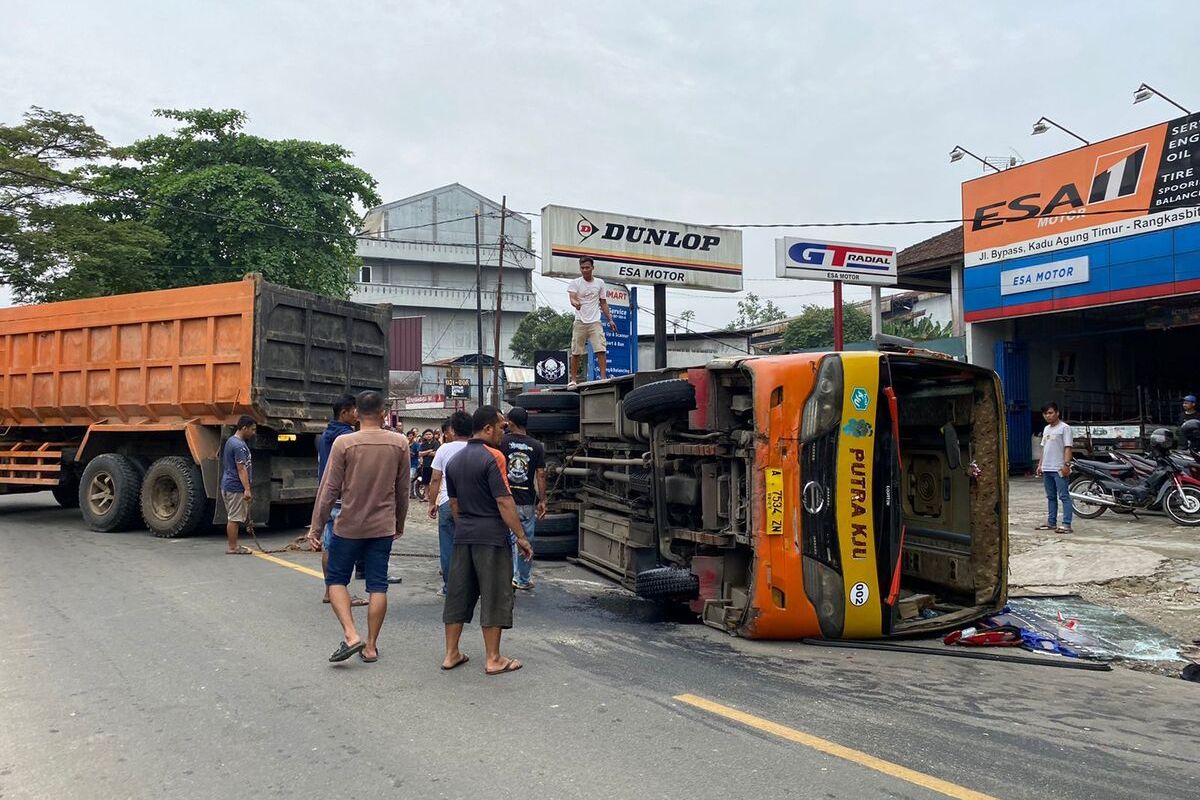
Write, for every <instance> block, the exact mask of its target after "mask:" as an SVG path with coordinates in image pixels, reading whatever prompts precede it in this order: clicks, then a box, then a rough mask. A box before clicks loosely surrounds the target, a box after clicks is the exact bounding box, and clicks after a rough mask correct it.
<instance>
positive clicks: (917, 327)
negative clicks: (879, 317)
mask: <svg viewBox="0 0 1200 800" xmlns="http://www.w3.org/2000/svg"><path fill="white" fill-rule="evenodd" d="M953 330H954V327H953V326H952V325H951V324H950V323H949V322H945V323H941V324H939V323H937V322H934V321H933V320H931V319H929V317H918V318H917V319H902V320H891V321H889V322H885V323H883V332H884V333H888V334H891V335H892V336H903V337H904V338H905V339H912V340H913V341H914V342H927V341H929V340H930V339H944V338H946V337H947V336H949V335H950V334H951V332H952V331H953Z"/></svg>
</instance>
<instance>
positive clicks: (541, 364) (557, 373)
mask: <svg viewBox="0 0 1200 800" xmlns="http://www.w3.org/2000/svg"><path fill="white" fill-rule="evenodd" d="M533 377H534V383H536V384H537V385H538V386H566V385H567V351H566V350H535V351H534V353H533Z"/></svg>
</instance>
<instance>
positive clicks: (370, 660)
mask: <svg viewBox="0 0 1200 800" xmlns="http://www.w3.org/2000/svg"><path fill="white" fill-rule="evenodd" d="M358 657H359V658H360V659H362V662H363V663H364V664H374V663H375V662H376V661H378V660H379V651H378V650H376V651H375V657H374V658H370V657H368V656H367V654H366V651H364V652H362V653H359V654H358Z"/></svg>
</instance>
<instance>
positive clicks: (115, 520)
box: [79, 453, 142, 533]
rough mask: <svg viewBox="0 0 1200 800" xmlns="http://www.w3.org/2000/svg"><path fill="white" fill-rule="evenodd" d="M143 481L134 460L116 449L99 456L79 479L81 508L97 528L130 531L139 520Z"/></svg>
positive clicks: (90, 524) (85, 520)
mask: <svg viewBox="0 0 1200 800" xmlns="http://www.w3.org/2000/svg"><path fill="white" fill-rule="evenodd" d="M141 491H142V485H141V481H139V480H138V472H137V469H136V468H135V467H134V465H133V462H132V461H130V460H129V459H128V458H126V457H125V456H123V455H119V454H117V453H104V454H103V455H99V456H96V457H95V458H93V459H92V460H91V461H89V462H88V465H87V466H86V467H84V469H83V476H82V477H81V478H80V479H79V511H80V513H81V514H82V515H83V521H84V522H85V523H87V526H88V527H89V528H91V529H92V530H94V531H102V532H104V533H112V532H115V531H127V530H129V529H130V528H132V527H133V526H134V525H135V524H136V523H137V516H138V500H139V498H140V496H141Z"/></svg>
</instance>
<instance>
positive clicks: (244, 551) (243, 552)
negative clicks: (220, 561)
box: [225, 545, 254, 556]
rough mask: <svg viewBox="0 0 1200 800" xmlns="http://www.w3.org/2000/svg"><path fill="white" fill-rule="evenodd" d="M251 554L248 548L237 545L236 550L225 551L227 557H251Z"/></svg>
mask: <svg viewBox="0 0 1200 800" xmlns="http://www.w3.org/2000/svg"><path fill="white" fill-rule="evenodd" d="M253 553H254V551H253V550H251V549H250V548H249V547H246V546H245V545H238V549H237V550H226V551H225V555H227V556H248V555H252V554H253Z"/></svg>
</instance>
